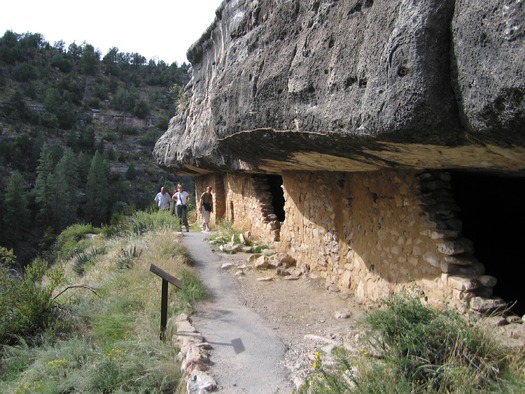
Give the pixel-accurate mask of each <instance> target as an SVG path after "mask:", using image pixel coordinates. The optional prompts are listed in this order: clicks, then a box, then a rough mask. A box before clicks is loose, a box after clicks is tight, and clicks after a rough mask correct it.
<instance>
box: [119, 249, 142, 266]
mask: <svg viewBox="0 0 525 394" xmlns="http://www.w3.org/2000/svg"><path fill="white" fill-rule="evenodd" d="M140 254H141V251H140V250H138V249H137V247H136V246H135V245H133V246H131V247H130V248H129V249H121V251H120V254H119V256H118V258H117V267H118V268H119V269H130V268H132V267H133V261H134V260H135V259H136V258H138V257H139V256H140Z"/></svg>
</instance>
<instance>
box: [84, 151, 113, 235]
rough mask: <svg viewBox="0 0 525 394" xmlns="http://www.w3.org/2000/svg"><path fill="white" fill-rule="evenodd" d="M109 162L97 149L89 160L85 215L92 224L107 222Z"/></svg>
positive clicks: (109, 188) (109, 200)
mask: <svg viewBox="0 0 525 394" xmlns="http://www.w3.org/2000/svg"><path fill="white" fill-rule="evenodd" d="M109 176H110V171H109V164H108V162H107V161H106V160H104V157H103V156H102V154H101V153H100V152H99V151H97V152H96V153H95V156H93V159H92V160H91V166H90V167H89V173H88V177H87V182H86V207H85V216H86V219H87V220H89V221H90V222H91V223H92V224H93V225H95V226H100V225H101V224H104V223H107V222H108V220H109V215H110V212H111V203H112V197H111V184H110V179H109Z"/></svg>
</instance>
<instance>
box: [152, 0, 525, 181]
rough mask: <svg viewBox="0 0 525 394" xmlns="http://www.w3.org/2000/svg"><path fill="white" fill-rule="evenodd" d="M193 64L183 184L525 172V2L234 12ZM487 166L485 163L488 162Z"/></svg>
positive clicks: (238, 7)
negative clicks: (391, 171)
mask: <svg viewBox="0 0 525 394" xmlns="http://www.w3.org/2000/svg"><path fill="white" fill-rule="evenodd" d="M216 14H217V17H216V19H215V21H214V23H213V24H212V25H211V26H210V27H209V29H208V30H207V31H206V32H205V33H204V34H203V36H202V37H201V39H200V40H199V41H198V42H196V43H195V44H194V45H193V46H192V47H191V48H190V49H189V51H188V58H189V60H190V61H191V63H192V79H191V81H190V83H189V84H188V86H187V90H186V94H187V95H188V97H189V104H188V106H187V108H186V110H185V112H184V113H183V114H182V115H180V116H178V117H176V118H173V119H172V122H171V123H170V127H169V129H168V131H167V132H166V133H165V135H164V136H163V137H162V138H161V139H160V140H159V141H158V142H157V145H156V147H155V150H154V157H155V159H156V161H157V162H158V164H159V165H160V166H162V167H165V168H170V169H172V170H174V171H177V172H178V173H181V174H199V173H206V172H215V171H231V170H241V171H250V172H269V173H271V172H277V173H278V172H281V171H283V170H308V171H312V170H320V171H324V170H326V171H367V170H372V169H378V168H385V167H390V168H407V169H413V168H416V169H419V168H470V169H478V168H479V169H489V170H495V171H511V172H523V171H524V169H525V159H524V158H525V150H524V149H525V148H524V146H525V101H524V100H523V96H524V93H525V68H524V67H523V64H524V60H525V41H524V40H525V23H524V22H523V21H524V20H525V5H524V4H523V2H522V1H519V0H505V1H501V0H483V1H481V0H474V1H473V0H468V1H467V0H418V1H413V0H373V1H372V0H347V1H336V0H309V1H299V0H288V1H273V0H235V1H233V0H231V1H224V2H223V3H222V5H221V6H220V7H219V9H218V10H217V13H216ZM481 158H482V159H481Z"/></svg>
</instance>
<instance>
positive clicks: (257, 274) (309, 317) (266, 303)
mask: <svg viewBox="0 0 525 394" xmlns="http://www.w3.org/2000/svg"><path fill="white" fill-rule="evenodd" d="M248 257H249V255H248V254H243V253H240V254H235V255H223V260H224V262H225V263H233V264H234V266H233V267H231V268H229V269H228V270H229V272H230V273H231V275H232V276H233V277H234V278H235V282H236V284H237V287H238V290H239V293H240V295H241V297H242V299H243V302H244V303H245V305H246V306H248V307H250V308H252V309H254V310H255V311H256V312H257V313H258V314H259V315H260V316H262V317H263V318H264V319H265V320H266V321H268V322H269V324H270V326H271V327H272V329H273V330H275V333H276V334H277V336H278V337H279V338H281V340H282V341H283V343H284V344H285V346H286V347H287V351H286V354H285V360H284V361H283V368H285V369H287V371H288V373H289V374H290V377H291V379H292V381H293V382H294V384H295V385H296V387H297V386H299V385H300V383H301V382H302V381H303V379H304V377H305V375H306V374H307V373H308V372H309V371H311V370H312V362H313V357H314V353H315V352H316V351H319V350H321V351H325V352H326V353H330V350H331V349H332V348H333V347H334V346H336V345H337V346H345V347H347V348H352V349H355V346H356V345H355V344H356V340H357V337H358V336H359V333H360V332H361V330H360V329H359V328H358V320H359V319H360V318H361V317H362V315H363V312H364V310H365V307H364V306H363V305H361V304H359V303H358V302H357V301H356V300H355V298H354V297H353V296H351V295H350V294H343V293H341V292H337V291H329V290H328V289H326V287H325V286H324V279H321V278H316V277H315V276H311V275H309V274H305V275H302V276H300V277H299V278H298V279H295V280H290V279H285V277H282V276H277V275H276V271H275V270H271V269H270V270H256V269H253V268H251V267H252V265H251V264H250V263H247V262H246V260H247V258H248Z"/></svg>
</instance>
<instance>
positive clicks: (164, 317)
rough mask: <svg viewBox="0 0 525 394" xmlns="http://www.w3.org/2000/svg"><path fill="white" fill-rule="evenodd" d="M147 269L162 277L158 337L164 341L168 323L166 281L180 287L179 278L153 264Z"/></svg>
mask: <svg viewBox="0 0 525 394" xmlns="http://www.w3.org/2000/svg"><path fill="white" fill-rule="evenodd" d="M149 270H150V271H151V272H153V273H154V274H155V275H158V276H160V277H161V278H162V297H161V301H160V339H161V340H162V341H164V333H165V332H166V325H167V324H168V282H169V283H171V284H172V285H174V286H175V287H176V288H178V289H181V288H182V287H181V283H180V280H179V279H177V278H175V277H174V276H173V275H170V274H168V273H167V272H166V271H164V270H162V269H161V268H159V267H157V266H156V265H155V264H151V266H150V268H149Z"/></svg>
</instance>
